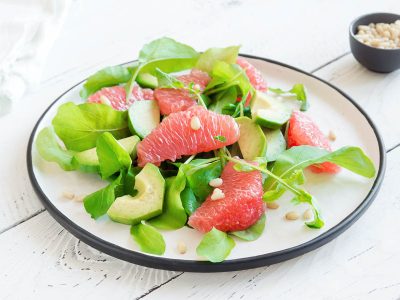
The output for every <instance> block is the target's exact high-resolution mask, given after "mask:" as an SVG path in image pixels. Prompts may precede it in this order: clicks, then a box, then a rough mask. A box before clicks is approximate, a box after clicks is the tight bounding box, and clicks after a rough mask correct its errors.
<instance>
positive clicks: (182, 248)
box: [177, 241, 187, 254]
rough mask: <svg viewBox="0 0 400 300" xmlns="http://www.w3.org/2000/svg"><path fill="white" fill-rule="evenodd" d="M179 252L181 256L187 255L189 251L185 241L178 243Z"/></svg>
mask: <svg viewBox="0 0 400 300" xmlns="http://www.w3.org/2000/svg"><path fill="white" fill-rule="evenodd" d="M177 248H178V252H179V254H185V253H186V251H187V247H186V244H185V243H184V242H183V241H179V242H178V247H177Z"/></svg>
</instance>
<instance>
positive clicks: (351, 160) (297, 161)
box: [264, 146, 375, 190]
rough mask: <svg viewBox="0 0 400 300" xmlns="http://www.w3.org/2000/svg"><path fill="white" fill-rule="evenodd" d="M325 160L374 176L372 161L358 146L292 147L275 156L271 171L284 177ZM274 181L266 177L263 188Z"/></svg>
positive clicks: (268, 187) (363, 174)
mask: <svg viewBox="0 0 400 300" xmlns="http://www.w3.org/2000/svg"><path fill="white" fill-rule="evenodd" d="M327 161H329V162H332V163H335V164H337V165H339V166H341V167H343V168H346V169H348V170H350V171H352V172H354V173H356V174H358V175H361V176H364V177H367V178H372V177H374V176H375V166H374V164H373V162H372V161H371V159H370V158H369V157H368V156H366V155H365V153H364V152H363V151H362V149H360V148H359V147H342V148H340V149H338V150H336V151H333V152H329V151H327V150H324V149H321V148H318V147H312V146H298V147H292V148H290V149H288V150H286V151H284V152H283V153H282V154H281V155H280V156H279V157H278V158H277V160H276V162H275V164H274V166H273V168H272V170H271V171H272V173H274V174H275V175H277V176H280V177H281V178H284V179H286V178H288V177H290V176H291V175H292V174H293V172H295V171H296V170H302V169H304V168H306V167H308V166H310V165H313V164H320V163H323V162H327ZM275 183H276V180H275V179H274V178H272V177H268V178H267V179H266V180H265V183H264V188H265V189H267V190H270V189H271V188H273V186H274V184H275Z"/></svg>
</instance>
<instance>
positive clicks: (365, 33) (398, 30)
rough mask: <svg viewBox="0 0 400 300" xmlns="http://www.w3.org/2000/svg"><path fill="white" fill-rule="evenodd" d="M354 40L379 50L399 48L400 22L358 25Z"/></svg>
mask: <svg viewBox="0 0 400 300" xmlns="http://www.w3.org/2000/svg"><path fill="white" fill-rule="evenodd" d="M355 37H356V39H357V40H359V41H360V42H361V43H364V44H365V45H368V46H371V47H375V48H380V49H397V48H400V20H397V21H396V22H394V23H391V24H387V23H377V24H374V23H371V24H369V25H359V26H358V32H357V34H356V35H355Z"/></svg>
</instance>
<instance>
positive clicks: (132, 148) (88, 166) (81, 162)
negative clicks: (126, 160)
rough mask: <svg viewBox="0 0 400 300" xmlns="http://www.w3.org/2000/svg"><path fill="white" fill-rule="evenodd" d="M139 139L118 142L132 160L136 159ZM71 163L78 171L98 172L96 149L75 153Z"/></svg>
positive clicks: (131, 138)
mask: <svg viewBox="0 0 400 300" xmlns="http://www.w3.org/2000/svg"><path fill="white" fill-rule="evenodd" d="M139 141H140V139H139V137H137V136H135V135H134V136H130V137H127V138H124V139H120V140H118V143H120V144H121V146H122V147H123V148H125V150H126V151H127V152H128V153H129V154H130V156H131V158H132V159H135V158H136V146H137V144H138V143H139ZM72 163H73V164H74V165H75V166H76V168H77V169H78V170H79V171H82V172H85V173H97V172H99V171H100V163H99V158H98V156H97V153H96V147H95V148H92V149H88V150H85V151H82V152H77V153H75V154H74V156H73V158H72Z"/></svg>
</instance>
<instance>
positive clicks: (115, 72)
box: [79, 66, 131, 99]
mask: <svg viewBox="0 0 400 300" xmlns="http://www.w3.org/2000/svg"><path fill="white" fill-rule="evenodd" d="M130 78H131V73H130V72H129V69H128V68H127V67H124V66H112V67H106V68H104V69H101V70H100V71H97V72H96V73H94V74H93V75H91V76H90V77H89V78H88V79H87V80H86V82H85V83H84V85H83V88H82V89H81V91H80V92H79V95H80V96H81V97H82V98H83V99H87V98H88V97H89V96H90V95H91V94H93V93H95V92H97V91H98V90H100V89H101V88H103V87H107V86H114V85H118V84H121V83H125V82H128V80H129V79H130Z"/></svg>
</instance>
